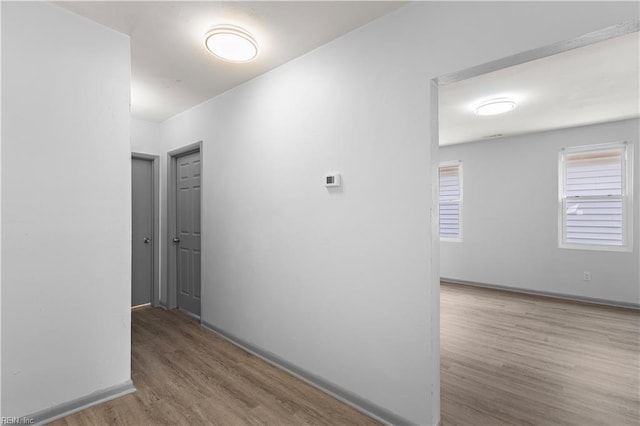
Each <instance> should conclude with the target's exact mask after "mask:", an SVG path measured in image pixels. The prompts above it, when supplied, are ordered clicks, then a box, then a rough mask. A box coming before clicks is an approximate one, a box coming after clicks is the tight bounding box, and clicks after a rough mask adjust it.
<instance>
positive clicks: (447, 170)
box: [439, 162, 462, 240]
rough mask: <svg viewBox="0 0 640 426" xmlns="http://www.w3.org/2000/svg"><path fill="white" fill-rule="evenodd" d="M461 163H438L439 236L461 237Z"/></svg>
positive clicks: (450, 238)
mask: <svg viewBox="0 0 640 426" xmlns="http://www.w3.org/2000/svg"><path fill="white" fill-rule="evenodd" d="M461 167H462V164H461V163H460V162H455V163H443V164H441V165H440V176H439V177H440V238H441V239H449V240H460V239H461V237H462V170H461Z"/></svg>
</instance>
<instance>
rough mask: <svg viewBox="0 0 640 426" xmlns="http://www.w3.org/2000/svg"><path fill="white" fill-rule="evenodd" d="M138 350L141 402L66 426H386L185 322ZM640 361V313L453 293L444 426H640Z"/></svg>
mask: <svg viewBox="0 0 640 426" xmlns="http://www.w3.org/2000/svg"><path fill="white" fill-rule="evenodd" d="M132 338H133V344H132V352H133V353H132V370H133V381H134V384H135V386H136V387H137V389H138V391H137V392H136V393H134V394H130V395H127V396H125V397H122V398H119V399H117V400H114V401H111V402H108V403H105V404H101V405H99V406H96V407H92V408H90V409H88V410H84V411H82V412H80V413H77V414H75V415H72V416H69V417H66V418H64V419H61V420H59V421H57V422H55V423H54V424H55V425H60V426H62V425H156V424H158V425H161V424H171V425H205V424H213V425H233V426H235V425H258V424H270V425H304V424H314V425H372V424H377V423H376V422H375V421H374V420H372V419H370V418H368V417H366V416H364V415H363V414H361V413H359V412H358V411H356V410H354V409H352V408H350V407H348V406H346V405H344V404H342V403H340V402H339V401H337V400H335V399H334V398H332V397H331V396H329V395H326V394H324V393H322V392H320V391H318V390H317V389H315V388H313V387H311V386H309V385H307V384H306V383H304V382H302V381H300V380H298V379H296V378H294V377H292V376H290V375H289V374H287V373H285V372H283V371H281V370H279V369H277V368H275V367H273V366H271V365H270V364H268V363H266V362H264V361H262V360H260V359H258V358H256V357H254V356H253V355H250V354H248V353H247V352H245V351H243V350H241V349H239V348H237V347H235V346H234V345H232V344H230V343H229V342H227V341H225V340H224V339H221V338H219V337H217V336H215V335H214V334H212V333H209V332H207V331H205V330H203V329H202V328H201V327H200V326H199V325H198V324H197V323H196V322H195V321H194V320H192V319H191V318H189V317H187V316H185V315H183V314H181V313H179V312H177V311H164V310H161V309H145V310H138V311H135V312H134V313H133V315H132ZM639 351H640V314H639V313H638V311H634V310H629V309H618V308H610V307H605V306H598V305H590V304H583V303H577V302H569V301H563V300H559V299H552V298H545V297H538V296H530V295H525V294H518V293H509V292H505V291H498V290H489V289H482V288H475V287H469V286H460V285H453V284H446V283H443V285H442V286H441V364H442V365H441V393H442V425H443V426H453V425H481V426H494V425H495V426H498V425H539V426H554V425H580V426H587V425H611V426H618V425H640V359H639ZM390 391H391V390H390Z"/></svg>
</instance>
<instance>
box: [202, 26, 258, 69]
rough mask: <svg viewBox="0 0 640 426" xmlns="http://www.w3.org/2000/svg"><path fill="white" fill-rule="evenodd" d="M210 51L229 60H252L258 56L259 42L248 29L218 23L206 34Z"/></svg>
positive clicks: (206, 43)
mask: <svg viewBox="0 0 640 426" xmlns="http://www.w3.org/2000/svg"><path fill="white" fill-rule="evenodd" d="M204 46H205V47H206V48H207V50H208V51H209V52H211V53H212V54H213V55H214V56H217V57H218V58H220V59H223V60H225V61H228V62H250V61H253V60H254V59H255V58H256V57H257V56H258V43H256V41H255V39H254V38H253V37H252V36H251V34H249V33H248V32H247V31H245V30H244V29H242V28H240V27H236V26H235V25H218V26H215V27H213V28H211V29H210V30H209V31H207V33H206V34H205V35H204Z"/></svg>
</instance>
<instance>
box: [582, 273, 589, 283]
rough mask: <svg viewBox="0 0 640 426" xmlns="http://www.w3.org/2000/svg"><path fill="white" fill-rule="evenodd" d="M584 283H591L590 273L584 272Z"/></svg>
mask: <svg viewBox="0 0 640 426" xmlns="http://www.w3.org/2000/svg"><path fill="white" fill-rule="evenodd" d="M582 279H583V280H584V281H591V272H589V271H584V274H583V278H582Z"/></svg>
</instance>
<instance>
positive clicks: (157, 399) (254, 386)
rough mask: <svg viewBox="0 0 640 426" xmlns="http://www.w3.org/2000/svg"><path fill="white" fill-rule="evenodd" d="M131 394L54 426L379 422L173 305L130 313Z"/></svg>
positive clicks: (193, 425)
mask: <svg viewBox="0 0 640 426" xmlns="http://www.w3.org/2000/svg"><path fill="white" fill-rule="evenodd" d="M131 319H132V360H131V361H132V365H131V367H132V376H133V383H134V386H135V387H136V388H137V392H135V393H132V394H129V395H126V396H123V397H121V398H118V399H116V400H113V401H110V402H107V403H104V404H101V405H98V406H95V407H92V408H89V409H87V410H84V411H81V412H79V413H77V414H74V415H71V416H68V417H65V418H63V419H61V420H59V421H57V422H54V423H53V424H54V425H60V426H62V425H191V426H195V425H224V426H236V425H261V424H270V425H337V424H343V425H347V424H348V425H377V424H379V423H378V422H376V421H375V420H373V419H371V418H369V417H367V416H365V415H364V414H361V413H360V412H358V411H356V410H354V409H353V408H351V407H349V406H347V405H345V404H343V403H341V402H340V401H338V400H336V399H335V398H333V397H331V396H329V395H327V394H325V393H323V392H321V391H319V390H317V389H316V388H314V387H312V386H310V385H308V384H306V383H304V382H303V381H301V380H299V379H297V378H295V377H293V376H291V375H290V374H288V373H285V372H284V371H282V370H280V369H278V368H276V367H273V366H272V365H270V364H268V363H266V362H264V361H262V360H261V359H259V358H257V357H255V356H253V355H251V354H249V353H247V352H245V351H244V350H242V349H240V348H238V347H236V346H234V345H232V344H231V343H229V342H227V341H226V340H224V339H222V338H220V337H218V336H216V335H215V334H213V333H210V332H208V331H206V330H204V329H203V328H201V327H200V325H199V324H197V323H196V322H195V321H194V320H193V319H191V318H189V317H187V316H186V315H184V314H182V313H180V312H178V311H175V310H173V311H165V310H162V309H159V308H148V309H142V310H136V311H134V312H132V318H131Z"/></svg>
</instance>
